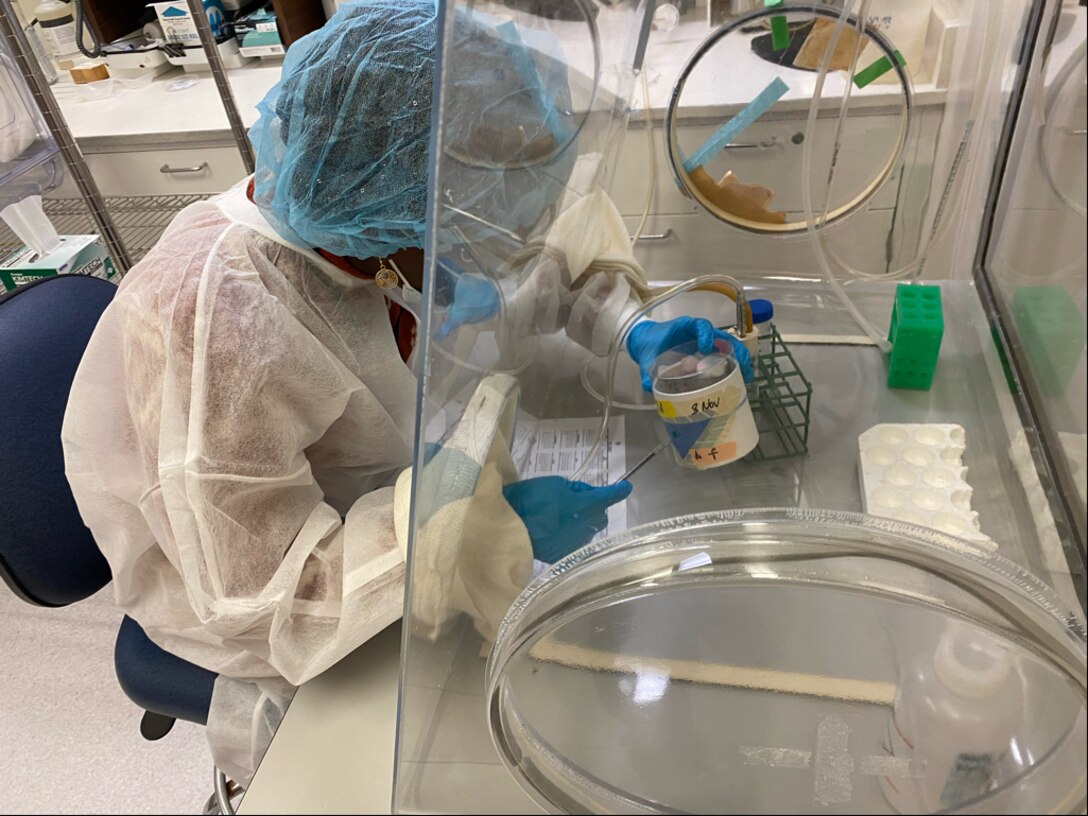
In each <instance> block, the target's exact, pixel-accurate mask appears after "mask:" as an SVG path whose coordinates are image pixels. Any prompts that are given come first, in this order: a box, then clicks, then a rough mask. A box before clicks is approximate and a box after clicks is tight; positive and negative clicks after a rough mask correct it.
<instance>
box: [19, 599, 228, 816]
mask: <svg viewBox="0 0 1088 816" xmlns="http://www.w3.org/2000/svg"><path fill="white" fill-rule="evenodd" d="M120 620H121V613H120V611H119V610H118V609H117V607H116V606H114V604H113V596H112V589H111V588H110V587H106V589H105V590H103V591H102V592H100V593H98V594H97V595H95V596H94V597H92V598H88V599H87V600H86V601H83V602H81V603H79V604H75V605H73V606H69V607H67V608H64V609H42V608H39V607H33V606H30V605H29V604H26V603H24V602H22V601H20V600H19V599H18V598H16V597H15V596H14V595H12V594H11V593H10V592H9V591H8V589H7V587H5V586H4V585H3V584H0V643H2V645H0V751H2V754H3V761H2V762H0V813H57V814H67V813H117V814H127V813H193V814H196V813H200V811H201V808H202V807H203V804H204V801H205V800H206V799H207V797H208V795H209V794H210V793H211V789H212V781H211V780H212V762H211V756H210V754H209V752H208V746H207V743H206V742H205V739H204V734H203V729H202V728H200V727H199V726H195V725H191V724H189V723H180V722H179V723H178V724H177V725H175V726H174V729H173V731H171V732H170V733H169V734H168V735H167V736H166V737H165V738H163V739H162V740H160V741H159V742H146V741H145V740H144V739H143V738H142V737H141V736H140V731H139V722H140V714H141V712H140V711H139V710H138V709H137V708H136V706H135V705H133V703H131V702H130V701H129V699H128V698H127V697H125V695H124V692H122V691H121V687H120V686H119V685H118V684H117V678H116V676H115V675H114V671H113V641H114V636H115V634H116V632H117V626H118V624H119V623H120Z"/></svg>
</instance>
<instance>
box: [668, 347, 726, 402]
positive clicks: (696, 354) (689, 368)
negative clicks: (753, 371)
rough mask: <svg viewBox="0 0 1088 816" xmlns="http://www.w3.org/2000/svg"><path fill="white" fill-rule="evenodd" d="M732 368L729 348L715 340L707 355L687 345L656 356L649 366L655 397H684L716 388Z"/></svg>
mask: <svg viewBox="0 0 1088 816" xmlns="http://www.w3.org/2000/svg"><path fill="white" fill-rule="evenodd" d="M736 367H737V364H736V362H735V361H734V360H733V347H732V345H730V343H729V342H728V341H727V340H721V339H719V340H715V341H714V350H713V351H711V352H710V353H709V354H704V353H702V352H701V351H699V346H698V344H697V343H696V342H695V341H690V342H687V343H681V344H680V345H678V346H674V347H673V348H670V349H668V350H667V351H663V352H662V353H661V354H659V355H658V356H657V358H656V359H655V360H654V361H653V363H652V364H651V365H650V377H651V378H652V379H653V383H654V392H655V393H659V394H687V393H690V392H693V391H699V390H701V389H703V388H709V387H710V386H712V385H717V384H718V383H720V382H721V381H722V380H724V379H725V378H726V377H728V376H729V375H730V373H732V371H733V369H734V368H736Z"/></svg>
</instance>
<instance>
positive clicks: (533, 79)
mask: <svg viewBox="0 0 1088 816" xmlns="http://www.w3.org/2000/svg"><path fill="white" fill-rule="evenodd" d="M495 30H496V31H497V32H498V33H499V36H501V37H502V39H503V41H504V42H505V43H506V45H507V46H508V48H507V51H508V52H509V53H510V57H511V59H512V60H513V61H514V67H515V68H516V69H517V72H518V75H519V76H520V77H521V81H522V82H524V83H525V86H526V87H527V88H528V89H529V92H530V93H531V94H532V95H533V101H534V102H536V105H537V107H538V108H539V109H540V114H541V116H543V117H544V126H545V127H547V128H548V132H549V133H551V134H552V136H554V137H555V141H556V145H557V146H558V145H561V144H563V142H564V141H565V140H566V138H567V134H566V133H565V132H564V129H563V126H562V123H560V121H559V119H558V117H557V116H556V115H555V105H553V104H550V103H549V102H548V99H547V97H546V96H545V94H544V86H543V84H542V83H541V81H540V74H538V73H537V70H536V65H535V64H534V63H533V58H532V57H530V56H529V53H528V49H527V48H526V46H525V43H524V42H523V41H522V39H521V37H519V36H518V29H517V26H515V25H514V24H513V23H512V22H510V21H509V20H505V21H503V22H501V23H499V24H498V25H497V26H495Z"/></svg>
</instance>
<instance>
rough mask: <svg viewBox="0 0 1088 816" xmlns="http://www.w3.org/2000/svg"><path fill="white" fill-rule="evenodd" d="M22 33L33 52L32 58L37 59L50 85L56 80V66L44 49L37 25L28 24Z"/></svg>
mask: <svg viewBox="0 0 1088 816" xmlns="http://www.w3.org/2000/svg"><path fill="white" fill-rule="evenodd" d="M23 33H24V34H26V41H27V42H28V43H30V50H31V51H33V52H34V59H36V60H37V61H38V65H39V66H40V67H41V69H42V75H43V76H44V77H45V81H46V82H48V83H49V84H50V85H52V84H53V83H54V82H56V81H57V66H56V65H54V64H53V60H52V55H51V54H50V53H49V51H48V49H46V47H45V43H43V42H42V36H41V34H39V33H38V27H37V26H34V25H28V26H27V27H26V28H24V29H23Z"/></svg>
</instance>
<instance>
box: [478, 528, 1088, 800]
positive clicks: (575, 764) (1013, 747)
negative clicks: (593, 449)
mask: <svg viewBox="0 0 1088 816" xmlns="http://www.w3.org/2000/svg"><path fill="white" fill-rule="evenodd" d="M1080 620H1081V619H1080V618H1079V617H1078V616H1077V615H1076V614H1074V613H1073V612H1070V611H1068V610H1067V609H1066V608H1065V607H1063V605H1062V603H1061V602H1060V601H1059V599H1058V598H1057V596H1056V595H1055V594H1054V593H1053V592H1052V591H1051V590H1050V589H1048V588H1047V587H1046V586H1044V585H1043V584H1042V583H1041V582H1039V581H1038V580H1036V579H1035V578H1033V577H1032V576H1031V575H1029V574H1027V573H1025V572H1023V571H1022V570H1021V569H1019V568H1018V567H1017V566H1015V565H1014V564H1012V563H1011V562H1009V561H1006V560H1004V559H1003V558H1001V557H999V556H995V555H992V554H988V553H984V552H983V551H981V550H978V549H975V548H973V547H972V546H970V545H969V544H967V543H965V542H962V541H960V540H958V539H955V538H951V537H949V536H946V535H943V534H940V533H937V532H935V531H933V530H929V529H926V528H922V527H916V526H912V525H908V524H903V523H900V522H895V521H891V520H888V519H877V518H874V517H870V516H864V515H860V514H853V513H839V512H830V511H806V510H780V509H771V510H745V511H736V512H721V513H710V514H702V515H693V516H684V517H678V518H674V519H669V520H665V521H661V522H656V523H653V524H649V525H645V526H642V527H637V528H633V529H631V530H628V531H626V532H624V533H623V534H621V535H618V536H615V537H612V538H610V539H606V540H604V541H601V542H598V543H595V544H591V545H590V546H588V547H586V548H583V549H582V550H579V551H578V552H576V553H574V554H572V555H571V556H569V557H568V558H566V559H565V560H563V561H561V562H559V563H557V564H555V565H554V566H553V567H552V568H551V569H550V570H549V571H547V572H545V573H544V574H542V575H541V576H540V577H539V578H538V579H537V580H536V581H535V582H533V583H532V584H531V585H530V586H529V587H528V588H527V589H526V590H525V591H524V592H523V593H522V595H521V596H520V597H519V598H518V600H517V602H516V603H515V604H514V606H513V607H512V608H511V609H510V611H509V613H508V614H507V616H506V618H505V620H504V622H503V624H502V626H501V628H500V630H499V634H498V637H497V640H496V643H495V646H494V648H493V650H492V653H491V656H490V658H489V663H488V674H487V696H488V717H489V722H490V726H491V730H492V736H493V739H494V742H495V745H496V747H497V749H498V752H499V754H500V755H501V757H502V759H503V761H504V762H505V763H506V765H507V766H508V768H509V769H510V771H511V772H512V773H513V774H514V776H515V778H516V779H517V780H518V782H519V784H520V785H521V786H522V787H523V788H524V789H525V790H526V791H527V792H528V793H529V794H530V795H531V796H532V797H534V798H535V799H536V801H537V802H539V803H540V804H541V805H542V806H543V807H544V808H545V809H547V810H549V811H551V812H569V813H586V812H591V813H809V812H819V813H930V812H945V813H1040V812H1046V813H1079V812H1083V810H1084V807H1085V756H1086V731H1085V728H1086V711H1085V674H1086V668H1085V666H1086V663H1085V631H1084V628H1083V625H1082V624H1081V623H1080Z"/></svg>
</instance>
